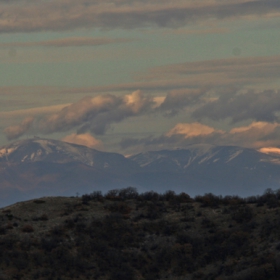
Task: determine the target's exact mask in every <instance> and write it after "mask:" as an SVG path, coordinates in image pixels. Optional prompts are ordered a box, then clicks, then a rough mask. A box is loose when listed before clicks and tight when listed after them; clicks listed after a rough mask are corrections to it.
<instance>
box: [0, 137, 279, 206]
mask: <svg viewBox="0 0 280 280" xmlns="http://www.w3.org/2000/svg"><path fill="white" fill-rule="evenodd" d="M127 186H133V187H136V188H137V189H138V190H139V191H140V192H143V191H149V190H154V191H158V192H164V191H166V190H169V189H171V190H174V191H175V192H177V193H179V192H186V193H188V194H190V195H191V196H195V195H197V194H204V193H210V192H212V193H215V194H221V195H240V196H248V195H255V194H260V193H262V192H263V191H264V190H265V189H267V188H273V189H277V188H280V155H275V154H273V155H272V154H266V153H261V152H260V151H258V150H256V149H248V148H244V147H237V146H214V145H208V144H195V145H190V146H187V147H186V148H184V149H174V150H159V151H149V152H143V153H138V154H136V155H131V156H129V157H125V156H123V155H121V154H118V153H110V152H102V151H98V150H95V149H92V148H88V147H85V146H81V145H77V144H70V143H66V142H62V141H59V140H51V139H45V138H37V137H36V138H33V139H27V140H21V141H17V142H14V143H11V144H9V145H6V146H3V147H1V148H0V197H1V198H0V206H5V205H8V204H10V203H14V202H16V201H19V200H24V199H31V198H35V197H36V196H55V195H65V196H71V195H72V196H73V195H75V194H77V193H79V194H83V193H89V192H92V191H94V190H101V191H103V192H104V191H108V190H109V189H115V188H123V187H127Z"/></svg>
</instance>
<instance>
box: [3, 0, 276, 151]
mask: <svg viewBox="0 0 280 280" xmlns="http://www.w3.org/2000/svg"><path fill="white" fill-rule="evenodd" d="M279 27H280V1H279V0H153V1H147V0H111V1H108V0H91V1H89V0H79V1H74V0H55V1H54V0H47V1H46V0H36V1H35V0H0V62H1V63H0V146H4V145H6V144H9V143H11V142H12V141H16V140H21V139H28V138H33V137H34V136H37V137H44V138H51V139H59V140H63V141H67V142H71V143H76V144H82V145H86V146H89V147H92V148H96V149H99V150H103V151H109V152H118V153H122V154H125V155H129V154H135V153H138V152H142V151H148V150H160V149H176V148H185V147H187V146H188V145H190V144H197V143H206V144H213V145H238V146H243V147H249V148H258V149H262V150H263V151H269V150H270V149H271V150H273V151H275V150H277V148H280V48H279V46H280V28H279Z"/></svg>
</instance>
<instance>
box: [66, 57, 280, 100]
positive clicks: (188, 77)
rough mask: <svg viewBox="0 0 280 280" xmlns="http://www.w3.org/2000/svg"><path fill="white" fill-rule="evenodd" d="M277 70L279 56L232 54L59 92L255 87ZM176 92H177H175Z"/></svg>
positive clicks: (269, 80)
mask: <svg viewBox="0 0 280 280" xmlns="http://www.w3.org/2000/svg"><path fill="white" fill-rule="evenodd" d="M279 73H280V56H267V57H235V58H227V59H215V60H206V61H196V62H184V63H178V64H170V65H163V66H160V67H154V68H152V69H150V71H149V72H148V74H138V75H137V76H136V77H135V80H136V81H135V82H131V83H123V84H115V85H106V86H94V87H84V88H71V89H65V90H62V91H61V93H67V94H69V93H90V92H113V91H114V92H121V91H134V90H135V89H139V90H143V91H154V92H160V91H163V90H164V91H173V90H180V89H182V90H192V89H200V90H201V89H203V90H204V91H205V90H206V89H212V88H215V89H221V88H222V89H225V88H229V87H234V88H242V87H245V86H250V87H253V88H256V87H258V86H260V85H267V84H271V83H272V82H274V81H278V80H279ZM174 95H175V93H174ZM177 95H180V93H179V92H177ZM177 98H179V97H177Z"/></svg>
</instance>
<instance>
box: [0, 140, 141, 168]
mask: <svg viewBox="0 0 280 280" xmlns="http://www.w3.org/2000/svg"><path fill="white" fill-rule="evenodd" d="M40 161H44V162H52V163H60V164H62V163H70V162H79V163H82V164H85V165H88V166H91V167H95V168H101V169H106V170H111V171H116V172H130V171H131V170H134V169H135V168H137V167H138V166H137V164H135V163H133V162H131V161H130V160H128V159H126V158H125V157H124V156H123V155H121V154H117V153H106V152H100V151H97V150H95V149H91V148H88V147H85V146H81V145H75V144H70V143H66V142H62V141H58V140H49V139H43V138H34V139H28V140H22V141H17V142H14V143H12V144H10V145H8V146H6V147H3V148H1V149H0V162H11V163H19V162H21V163H28V162H40Z"/></svg>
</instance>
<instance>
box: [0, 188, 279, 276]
mask: <svg viewBox="0 0 280 280" xmlns="http://www.w3.org/2000/svg"><path fill="white" fill-rule="evenodd" d="M279 214H280V191H277V192H273V191H271V190H267V191H266V193H265V194H264V195H262V196H257V197H256V196H254V197H249V198H246V199H242V198H240V197H234V196H231V197H220V196H215V195H213V194H206V195H204V196H197V197H195V198H194V199H191V198H190V197H189V196H188V195H187V194H185V193H181V194H180V195H175V193H174V192H172V191H168V192H166V193H164V194H161V195H160V194H157V193H155V192H146V193H142V194H138V193H137V191H136V190H135V189H134V188H126V189H121V190H112V191H109V192H108V193H107V194H106V195H104V196H103V195H102V194H101V193H100V192H94V193H91V194H88V195H83V196H82V197H70V198H65V197H43V198H40V199H34V200H30V201H26V202H20V203H17V204H14V205H11V206H9V207H5V208H2V209H0V256H1V257H0V279H3V280H4V279H41V280H42V279H52V280H58V279H60V280H68V279H81V280H83V279H101V280H102V279H104V280H107V279H108V280H109V279H112V280H114V279H116V280H117V279H120V280H134V279H135V280H137V279H143V280H144V279H145V280H146V279H148V280H149V279H151V280H152V279H153V280H154V279H184V280H188V279H190V280H191V279H201V280H203V279H205V280H206V279H215V280H221V279H228V280H236V279H240V280H245V279H246V280H247V279H248V280H249V279H266V280H267V279H279V277H280V238H279V236H280V220H279Z"/></svg>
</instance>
